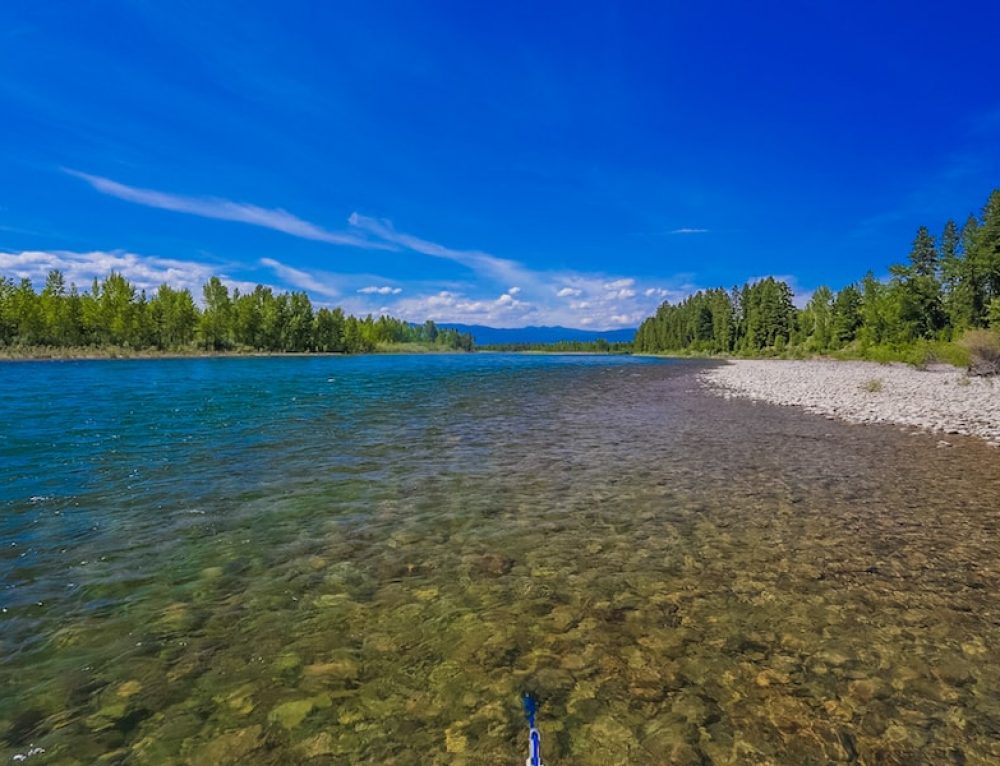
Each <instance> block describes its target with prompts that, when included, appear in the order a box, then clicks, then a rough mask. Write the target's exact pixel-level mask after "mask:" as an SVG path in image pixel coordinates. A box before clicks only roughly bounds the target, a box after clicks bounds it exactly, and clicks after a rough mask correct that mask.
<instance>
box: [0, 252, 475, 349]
mask: <svg viewBox="0 0 1000 766" xmlns="http://www.w3.org/2000/svg"><path fill="white" fill-rule="evenodd" d="M202 296H203V303H202V305H201V306H198V305H197V304H196V303H195V300H194V297H193V296H192V295H191V292H190V291H189V290H177V289H174V288H172V287H170V286H169V285H166V284H164V285H161V286H160V287H159V289H158V290H157V291H156V292H155V293H154V294H153V295H152V296H147V295H146V293H145V291H138V290H136V288H135V287H134V286H133V285H132V284H130V283H129V281H128V280H127V279H126V278H125V277H124V276H122V275H121V274H117V273H112V274H111V275H109V276H108V277H106V278H105V279H104V280H103V281H98V280H96V279H95V280H94V282H93V284H92V285H91V288H90V290H89V291H84V292H80V291H79V290H77V288H76V286H75V285H69V286H67V284H66V280H65V278H64V276H63V274H62V273H60V272H59V271H52V272H50V273H49V275H48V278H47V279H46V281H45V286H44V288H43V289H42V291H41V292H40V293H36V292H35V289H34V286H33V285H32V283H31V281H30V280H27V279H22V280H20V282H15V281H14V280H13V279H8V278H6V277H0V347H6V348H11V347H22V348H23V347H40V346H41V347H55V348H84V347H86V348H98V349H100V348H112V347H114V348H128V349H134V350H146V349H150V350H152V349H155V350H162V351H183V350H188V349H194V348H201V349H205V350H209V351H228V350H237V351H240V350H248V351H290V352H294V351H299V352H301V351H339V352H344V353H358V352H368V351H375V350H376V349H378V348H379V347H384V346H387V345H392V344H411V343H418V344H422V345H425V346H431V347H435V348H441V349H452V350H459V349H461V350H466V351H469V350H471V349H472V337H471V336H470V335H467V334H461V333H459V332H457V331H455V330H448V329H441V328H438V327H437V326H436V325H435V324H434V323H433V322H426V323H425V324H423V325H411V324H410V323H408V322H404V321H402V320H400V319H394V318H392V317H386V316H382V317H378V318H377V319H376V318H373V317H372V316H371V315H369V316H367V317H365V318H363V319H360V318H358V317H354V316H349V315H345V314H344V312H343V311H342V310H341V309H339V308H335V309H329V308H325V307H324V308H320V309H319V310H314V308H313V305H312V302H311V301H310V300H309V296H308V295H306V294H305V293H301V292H292V293H277V294H275V293H274V292H273V291H272V290H271V288H269V287H264V286H263V285H257V287H256V288H254V290H253V291H250V292H245V293H240V291H239V290H233V291H232V293H230V291H229V288H228V287H227V286H226V285H225V284H223V283H222V281H221V280H220V279H219V278H218V277H212V278H211V279H210V280H209V281H208V282H207V283H206V284H205V285H204V287H203V290H202Z"/></svg>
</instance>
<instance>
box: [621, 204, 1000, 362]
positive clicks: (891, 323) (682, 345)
mask: <svg viewBox="0 0 1000 766" xmlns="http://www.w3.org/2000/svg"><path fill="white" fill-rule="evenodd" d="M985 327H994V328H998V329H1000V190H995V191H993V193H992V194H990V196H989V199H988V200H987V202H986V205H985V207H984V208H983V212H982V215H981V216H979V217H977V216H975V215H970V216H969V218H968V219H967V220H966V221H965V224H964V225H963V226H962V227H961V228H960V227H959V226H958V225H957V224H956V223H955V222H954V221H948V222H947V223H946V224H945V226H944V229H943V231H942V233H941V235H940V237H938V238H937V239H935V237H934V236H933V235H932V234H931V233H930V231H929V230H928V229H927V228H926V227H923V226H922V227H920V229H919V230H918V231H917V234H916V238H915V239H914V241H913V245H912V248H911V251H910V256H909V261H908V263H906V264H896V265H893V266H891V267H890V277H889V279H888V280H886V281H881V280H879V279H877V278H876V277H875V276H874V275H873V274H872V273H871V272H869V273H868V274H867V275H866V276H865V277H864V278H863V279H861V281H860V282H857V283H854V284H850V285H847V286H846V287H844V288H843V289H841V290H840V291H839V292H836V293H835V292H834V291H832V290H831V289H830V288H828V287H820V288H818V289H817V290H816V291H815V292H814V293H813V295H812V297H811V298H810V300H809V302H808V304H807V305H806V306H805V307H804V308H802V309H797V308H796V307H795V306H794V305H793V303H792V290H791V288H790V287H789V286H788V285H787V284H786V283H785V282H782V281H779V280H776V279H773V278H768V279H764V280H761V281H758V282H755V283H753V284H746V285H744V286H743V287H741V288H733V289H732V290H729V291H727V290H724V289H721V288H720V289H716V290H707V291H703V292H699V293H697V294H695V295H692V296H691V297H689V298H687V299H685V300H684V301H682V302H680V303H678V304H669V303H664V304H663V305H662V306H660V308H659V309H658V310H657V312H656V314H655V315H654V316H652V317H650V318H648V319H647V320H646V321H644V322H643V323H642V325H641V326H640V327H639V330H638V331H637V333H636V338H635V350H636V351H637V352H646V353H664V352H667V353H669V352H699V353H723V354H744V355H757V354H767V353H775V354H778V353H783V352H786V351H789V350H797V351H800V352H803V353H824V352H831V351H848V352H853V353H856V354H857V355H860V356H873V357H878V356H887V357H888V356H892V355H893V354H894V353H895V354H899V355H901V356H902V357H905V356H906V354H907V352H908V351H909V350H912V349H914V348H919V347H927V346H928V345H929V344H932V343H935V342H947V341H951V340H955V339H958V338H959V337H961V336H962V334H963V333H965V332H966V331H968V330H974V329H976V328H985Z"/></svg>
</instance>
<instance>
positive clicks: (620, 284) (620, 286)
mask: <svg viewBox="0 0 1000 766" xmlns="http://www.w3.org/2000/svg"><path fill="white" fill-rule="evenodd" d="M634 284H635V280H634V279H631V278H629V279H616V280H614V281H613V282H605V283H604V289H605V290H624V289H625V288H627V287H631V286H632V285H634Z"/></svg>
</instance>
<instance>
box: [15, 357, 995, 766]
mask: <svg viewBox="0 0 1000 766" xmlns="http://www.w3.org/2000/svg"><path fill="white" fill-rule="evenodd" d="M699 369H701V366H700V364H699V363H681V362H677V363H666V362H662V361H654V360H640V359H628V358H619V357H586V356H567V357H548V356H505V355H470V356H419V357H409V356H401V357H348V358H331V357H324V358H269V359H190V360H158V361H127V362H78V363H24V364H6V365H3V366H0V503H2V505H0V534H2V546H0V573H2V575H3V590H2V592H0V608H2V610H3V611H2V614H0V654H2V665H0V688H2V689H3V690H4V691H3V694H2V701H0V732H2V733H3V736H4V740H3V742H2V743H0V757H3V758H5V759H9V758H10V757H11V756H13V755H15V754H19V753H20V754H24V753H27V752H28V751H29V749H30V748H31V747H32V746H34V747H38V748H44V750H45V752H44V753H36V754H35V755H32V756H31V757H30V758H29V759H28V761H27V762H28V763H29V764H90V763H95V762H102V763H123V764H125V763H128V764H192V766H200V765H201V764H205V765H206V766H207V765H208V764H235V763H240V764H272V763H273V764H279V763H280V764H298V763H303V764H305V763H308V764H355V763H373V764H374V763H378V764H390V763H392V764H420V765H421V766H424V765H426V764H435V763H441V764H463V763H468V764H515V763H523V761H524V757H525V740H526V733H525V731H524V726H523V721H522V718H521V716H520V712H519V702H518V694H519V693H520V692H521V691H522V690H525V689H528V690H531V691H534V692H535V693H536V694H537V695H538V696H539V698H540V699H541V702H542V706H541V711H540V715H539V725H540V728H541V730H542V738H543V753H544V755H545V757H546V763H547V764H551V766H558V764H602V765H606V764H616V763H629V764H656V763H675V764H728V763H733V764H737V763H738V764H826V763H838V762H844V763H865V764H924V763H926V764H987V763H1000V744H998V743H1000V653H998V637H1000V603H998V596H997V593H998V587H997V586H998V580H1000V574H998V569H997V558H996V551H997V549H998V532H1000V510H998V506H1000V502H998V498H1000V454H998V452H997V451H994V450H990V449H989V448H988V447H986V446H985V445H983V444H982V443H981V442H978V441H975V440H971V439H960V438H958V437H947V438H948V440H949V441H950V442H952V443H953V445H954V446H952V447H950V448H937V446H936V445H937V442H938V440H939V437H937V436H928V435H910V434H909V433H906V432H903V431H900V430H899V429H896V428H892V427H887V426H886V427H882V426H849V425H846V424H841V423H835V422H830V421H827V420H824V419H822V418H819V417H815V416H807V415H803V414H801V413H799V412H797V411H795V410H792V409H782V408H776V407H771V406H767V405H755V404H752V403H749V402H742V401H724V400H722V399H719V398H715V397H711V396H709V395H707V394H705V393H704V392H702V391H701V390H700V389H699V387H698V385H697V383H696V380H695V377H694V376H695V374H696V373H697V371H698V370H699Z"/></svg>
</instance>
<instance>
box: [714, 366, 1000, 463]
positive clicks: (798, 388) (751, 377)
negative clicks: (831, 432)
mask: <svg viewBox="0 0 1000 766" xmlns="http://www.w3.org/2000/svg"><path fill="white" fill-rule="evenodd" d="M702 380H703V382H704V383H705V384H706V385H708V386H709V387H710V388H711V389H712V390H714V391H716V392H717V393H719V394H720V395H722V396H724V397H727V398H731V397H739V398H746V399H754V400H758V401H765V402H770V403H772V404H782V405H792V406H797V407H802V408H803V409H805V410H806V411H807V412H812V413H817V414H821V415H826V416H827V417H835V418H840V419H842V420H847V421H849V422H852V423H897V424H901V425H908V426H913V427H915V428H919V429H924V430H928V431H938V432H941V433H944V434H964V435H970V436H979V437H982V438H984V439H986V440H987V441H989V442H990V443H991V444H993V445H995V446H998V447H1000V381H997V380H993V379H990V378H974V377H969V376H968V375H966V373H965V372H964V371H961V370H957V369H955V368H952V367H948V368H940V369H931V370H918V369H915V368H913V367H909V366H906V365H883V364H876V363H874V362H837V361H818V360H809V361H786V360H745V359H740V360H734V361H731V362H729V363H728V364H725V365H721V366H719V367H715V368H713V369H711V370H708V371H707V372H705V373H703V375H702ZM941 446H945V443H941Z"/></svg>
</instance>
